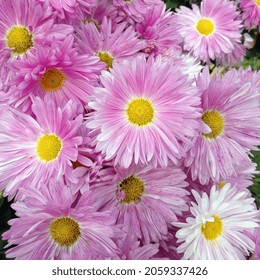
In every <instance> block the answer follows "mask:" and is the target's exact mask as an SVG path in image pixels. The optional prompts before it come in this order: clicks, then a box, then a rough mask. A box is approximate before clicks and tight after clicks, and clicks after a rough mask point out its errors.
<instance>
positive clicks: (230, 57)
mask: <svg viewBox="0 0 260 280" xmlns="http://www.w3.org/2000/svg"><path fill="white" fill-rule="evenodd" d="M245 56H246V46H245V45H243V44H242V43H237V42H236V43H234V49H233V50H232V51H231V52H230V53H220V54H219V55H218V57H217V58H216V64H217V65H222V66H224V67H233V66H236V65H238V64H240V63H241V62H242V61H243V60H244V58H245Z"/></svg>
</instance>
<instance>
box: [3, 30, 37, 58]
mask: <svg viewBox="0 0 260 280" xmlns="http://www.w3.org/2000/svg"><path fill="white" fill-rule="evenodd" d="M6 44H7V46H8V48H10V49H12V52H13V53H14V54H18V55H21V54H24V53H26V52H27V51H28V50H29V49H30V48H31V47H32V46H33V41H32V34H31V33H30V31H29V30H28V29H27V28H26V27H24V26H14V27H13V28H12V29H11V30H9V31H8V33H7V35H6Z"/></svg>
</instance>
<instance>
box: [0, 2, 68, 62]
mask: <svg viewBox="0 0 260 280" xmlns="http://www.w3.org/2000/svg"><path fill="white" fill-rule="evenodd" d="M50 15H51V13H50V11H48V10H47V11H44V10H43V8H42V6H41V5H36V4H35V1H33V0H10V1H0V65H1V64H2V63H5V62H6V61H7V60H8V59H9V58H12V59H16V58H21V57H23V56H25V55H27V54H29V53H31V52H35V50H36V49H37V47H38V46H39V45H43V44H45V43H50V42H51V41H52V39H53V37H55V38H57V39H58V40H63V39H64V38H66V36H67V35H69V34H70V33H72V32H73V28H72V27H71V26H69V25H65V24H54V21H53V19H51V18H49V16H50Z"/></svg>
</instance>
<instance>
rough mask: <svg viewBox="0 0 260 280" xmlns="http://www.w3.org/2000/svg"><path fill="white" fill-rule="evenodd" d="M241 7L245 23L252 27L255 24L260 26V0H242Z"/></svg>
mask: <svg viewBox="0 0 260 280" xmlns="http://www.w3.org/2000/svg"><path fill="white" fill-rule="evenodd" d="M240 8H241V10H242V19H243V20H244V25H245V26H246V27H248V28H250V29H251V28H252V27H253V26H254V25H256V26H258V28H260V0H241V3H240Z"/></svg>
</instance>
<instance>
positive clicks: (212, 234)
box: [200, 216, 223, 241]
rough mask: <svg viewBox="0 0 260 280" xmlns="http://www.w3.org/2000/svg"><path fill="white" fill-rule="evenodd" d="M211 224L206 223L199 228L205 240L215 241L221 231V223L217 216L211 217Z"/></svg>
mask: <svg viewBox="0 0 260 280" xmlns="http://www.w3.org/2000/svg"><path fill="white" fill-rule="evenodd" d="M213 218H214V221H213V222H206V223H204V224H203V225H202V226H201V229H200V230H201V232H202V234H203V235H204V237H205V238H206V239H207V240H211V241H212V240H216V239H217V238H218V237H219V236H220V234H221V233H222V230H223V225H222V221H221V219H220V218H219V217H218V216H213Z"/></svg>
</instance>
